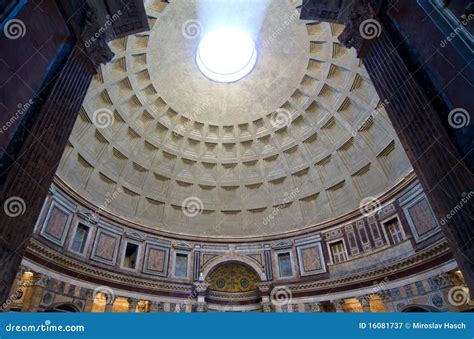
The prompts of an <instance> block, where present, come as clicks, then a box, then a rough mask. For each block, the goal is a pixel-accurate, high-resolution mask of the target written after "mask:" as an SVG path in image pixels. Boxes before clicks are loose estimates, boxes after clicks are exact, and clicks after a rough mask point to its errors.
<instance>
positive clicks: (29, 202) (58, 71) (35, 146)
mask: <svg viewBox="0 0 474 339" xmlns="http://www.w3.org/2000/svg"><path fill="white" fill-rule="evenodd" d="M131 2H133V4H134V6H133V8H132V7H131V6H130V3H131ZM106 5H107V6H106ZM111 5H113V6H114V9H119V8H120V10H121V11H122V13H123V15H122V16H121V18H120V20H118V21H117V22H116V23H114V24H113V25H112V26H113V29H109V30H106V32H105V34H102V35H101V36H100V37H98V38H97V39H95V41H94V43H92V44H86V43H85V42H86V41H87V39H90V37H91V36H94V34H96V33H97V32H98V31H99V29H102V28H103V27H104V24H106V21H107V17H106V16H105V15H103V16H102V15H101V16H99V15H96V14H95V13H97V12H94V10H93V9H91V6H92V7H97V6H101V7H102V8H103V11H102V12H101V13H104V14H105V13H108V8H110V6H111ZM75 6H77V10H76V8H75ZM61 7H62V6H61ZM55 8H56V9H57V8H58V7H57V5H55ZM73 8H74V9H73ZM62 9H63V10H64V11H66V10H67V9H70V10H72V9H73V12H72V13H69V14H70V15H68V14H66V13H65V12H64V11H61V12H60V14H59V15H63V16H64V18H63V19H64V20H63V23H64V24H66V25H67V26H66V27H67V29H69V30H70V31H69V32H66V34H67V33H69V36H66V37H67V41H65V42H63V43H61V50H60V52H58V53H59V54H60V55H61V57H58V58H50V59H46V57H45V55H43V54H42V58H43V59H45V60H42V61H41V62H42V63H45V62H46V63H48V73H47V74H45V79H44V80H43V84H42V89H41V97H39V98H38V100H36V102H35V103H34V105H33V108H32V109H31V111H28V114H27V115H25V117H24V118H23V119H22V123H21V124H20V126H19V127H18V129H17V130H16V131H15V134H14V136H13V138H11V141H10V142H9V143H8V145H6V146H5V147H3V145H2V150H1V151H2V152H1V157H0V169H1V170H0V181H1V183H2V184H1V185H0V201H1V202H2V204H3V203H4V202H6V201H9V206H8V209H9V210H11V211H12V212H13V213H8V215H7V213H0V225H1V227H0V262H1V263H2V265H1V266H0V304H3V302H4V301H5V300H6V298H7V297H8V293H9V291H10V288H11V286H12V283H13V281H14V280H15V274H16V272H17V269H18V266H19V265H20V263H21V260H22V258H23V255H24V252H25V250H26V247H27V245H28V240H29V238H30V237H31V234H32V232H33V228H34V226H35V223H36V221H37V219H38V217H39V215H40V213H41V208H42V206H43V202H44V200H45V198H46V196H47V194H48V190H49V188H50V186H51V183H52V181H53V178H54V175H55V173H56V170H57V168H58V166H59V162H60V160H61V157H62V154H63V152H64V149H65V147H66V145H67V142H68V139H69V136H70V135H71V131H72V129H73V126H74V123H75V122H76V119H77V116H78V113H79V110H80V108H81V106H82V104H83V101H84V98H85V96H86V92H87V89H88V88H89V85H90V82H91V79H92V76H93V75H94V74H95V73H96V72H97V68H98V66H99V64H101V63H106V62H109V61H110V60H111V59H112V57H113V53H112V51H111V50H110V48H109V47H108V45H107V42H108V41H109V40H111V39H114V38H117V37H122V36H126V35H127V34H134V33H138V32H142V31H145V30H148V29H149V28H148V23H147V19H146V14H145V9H144V5H143V1H139V0H130V1H127V4H125V2H124V3H122V2H121V1H109V2H108V3H107V4H106V2H105V1H87V2H84V3H83V4H81V3H80V2H76V3H74V4H73V5H71V6H66V7H62ZM40 12H43V11H35V13H38V15H44V16H47V17H48V18H49V16H48V14H51V13H52V12H51V13H48V12H47V11H45V12H44V13H43V14H41V13H40ZM109 14H110V13H109ZM25 15H26V16H28V15H29V14H25ZM71 16H74V18H75V19H74V20H70V18H71ZM42 19H44V17H42ZM46 20H47V19H46ZM58 31H59V27H58ZM37 34H38V35H37ZM39 34H40V33H38V32H35V30H34V29H32V30H29V31H28V35H29V36H30V38H31V37H39ZM51 38H52V40H58V39H59V41H61V40H60V39H61V38H62V37H61V34H59V36H52V37H50V39H49V40H51ZM31 39H32V40H31V41H39V40H38V39H35V38H31ZM44 45H47V46H46V47H45V50H46V51H47V53H46V55H49V54H51V52H52V51H50V50H48V47H49V44H46V43H45V44H44ZM43 47H44V46H43ZM8 48H10V49H14V48H15V46H12V47H10V46H9V47H8ZM31 48H33V49H35V47H34V46H31ZM10 54H11V55H13V54H14V53H10ZM26 79H27V80H28V78H26ZM23 83H24V84H25V85H26V87H29V86H28V82H25V80H23ZM30 89H31V88H30ZM31 91H32V92H33V90H31ZM36 94H38V93H36ZM10 95H15V93H14V92H12V93H10ZM8 199H10V200H8ZM15 204H16V205H15ZM3 207H5V208H7V207H6V206H3Z"/></svg>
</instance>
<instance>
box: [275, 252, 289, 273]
mask: <svg viewBox="0 0 474 339" xmlns="http://www.w3.org/2000/svg"><path fill="white" fill-rule="evenodd" d="M278 266H279V268H280V277H291V276H292V275H293V269H292V267H291V255H290V252H286V253H280V254H278Z"/></svg>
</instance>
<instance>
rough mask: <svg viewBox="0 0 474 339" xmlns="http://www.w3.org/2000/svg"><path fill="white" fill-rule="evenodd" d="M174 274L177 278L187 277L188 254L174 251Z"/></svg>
mask: <svg viewBox="0 0 474 339" xmlns="http://www.w3.org/2000/svg"><path fill="white" fill-rule="evenodd" d="M174 275H175V277H177V278H187V276H188V255H187V254H184V253H176V259H175V263H174Z"/></svg>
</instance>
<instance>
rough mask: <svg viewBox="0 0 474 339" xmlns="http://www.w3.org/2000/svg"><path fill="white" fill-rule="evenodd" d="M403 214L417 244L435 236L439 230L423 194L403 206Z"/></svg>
mask: <svg viewBox="0 0 474 339" xmlns="http://www.w3.org/2000/svg"><path fill="white" fill-rule="evenodd" d="M403 212H404V213H405V217H406V219H407V222H408V225H409V226H410V229H411V231H412V233H413V236H414V238H415V240H416V241H417V242H420V241H423V240H424V239H426V238H428V237H430V236H431V235H433V234H435V233H436V232H437V231H438V230H439V228H440V227H439V224H438V221H437V220H436V218H435V216H434V213H433V210H432V209H431V206H430V204H429V202H428V199H427V198H426V196H425V195H424V194H419V195H418V196H416V198H414V199H413V200H411V201H410V202H408V203H407V204H406V205H404V206H403Z"/></svg>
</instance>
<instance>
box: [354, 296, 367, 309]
mask: <svg viewBox="0 0 474 339" xmlns="http://www.w3.org/2000/svg"><path fill="white" fill-rule="evenodd" d="M357 300H358V301H359V303H360V306H361V307H362V312H370V295H361V296H359V297H357Z"/></svg>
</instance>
